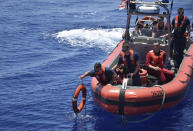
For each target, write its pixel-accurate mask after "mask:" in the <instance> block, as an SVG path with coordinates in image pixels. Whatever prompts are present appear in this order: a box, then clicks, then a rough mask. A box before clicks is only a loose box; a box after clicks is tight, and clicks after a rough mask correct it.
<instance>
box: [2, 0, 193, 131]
mask: <svg viewBox="0 0 193 131" xmlns="http://www.w3.org/2000/svg"><path fill="white" fill-rule="evenodd" d="M119 4H120V0H108V1H104V0H70V1H67V0H19V1H18V0H11V1H10V0H8V1H5V0H4V1H3V0H0V131H44V130H49V131H68V130H69V131H87V130H88V131H90V130H93V131H106V130H114V131H116V130H121V131H122V130H123V131H124V130H125V131H126V130H127V131H129V130H130V131H141V130H148V131H191V130H193V115H192V110H193V102H192V99H193V90H192V89H191V87H192V86H193V83H191V84H190V89H189V92H188V93H187V95H186V97H185V99H184V100H183V101H182V102H181V103H180V104H178V105H177V106H176V107H174V108H171V109H168V110H164V111H161V112H158V113H156V114H155V115H154V116H153V117H152V118H151V119H149V120H146V121H144V122H141V123H126V124H123V123H121V122H122V121H121V116H119V115H113V114H110V113H107V112H105V111H104V110H103V109H101V108H100V107H99V106H98V105H97V104H96V103H95V102H94V101H93V99H92V97H91V89H90V80H91V79H90V78H85V79H84V81H83V82H84V84H85V85H86V86H87V91H88V93H87V102H86V108H85V109H86V110H85V109H84V110H83V111H82V112H81V113H80V114H79V115H78V116H76V115H75V114H74V113H73V109H72V103H71V102H72V96H73V93H74V91H75V89H76V87H77V85H78V84H79V80H78V77H79V76H80V75H81V74H83V73H84V72H85V71H87V70H90V69H92V68H93V65H94V63H95V62H97V61H99V62H102V61H103V60H104V59H105V58H106V57H107V56H108V54H109V53H110V52H111V51H112V50H113V48H114V47H115V46H116V44H117V43H118V42H119V41H120V40H121V36H122V33H123V32H124V27H125V23H126V12H125V10H123V11H119V10H118V7H119ZM179 7H183V8H184V9H185V15H186V16H188V17H189V18H190V20H191V22H192V0H186V1H180V0H174V7H173V15H172V18H173V17H174V16H175V15H176V13H177V9H178V8H179ZM132 120H135V118H133V117H132V118H131V121H132Z"/></svg>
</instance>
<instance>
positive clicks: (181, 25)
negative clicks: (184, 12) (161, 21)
mask: <svg viewBox="0 0 193 131" xmlns="http://www.w3.org/2000/svg"><path fill="white" fill-rule="evenodd" d="M178 20H179V17H178V16H176V18H175V28H178ZM185 20H186V16H184V18H183V20H182V21H181V24H180V27H181V28H182V27H183V25H184V22H185Z"/></svg>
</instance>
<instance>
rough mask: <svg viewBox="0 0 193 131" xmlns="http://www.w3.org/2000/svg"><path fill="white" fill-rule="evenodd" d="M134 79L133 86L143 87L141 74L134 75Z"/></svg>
mask: <svg viewBox="0 0 193 131" xmlns="http://www.w3.org/2000/svg"><path fill="white" fill-rule="evenodd" d="M132 79H133V86H141V78H140V76H139V73H136V74H135V75H133V77H132Z"/></svg>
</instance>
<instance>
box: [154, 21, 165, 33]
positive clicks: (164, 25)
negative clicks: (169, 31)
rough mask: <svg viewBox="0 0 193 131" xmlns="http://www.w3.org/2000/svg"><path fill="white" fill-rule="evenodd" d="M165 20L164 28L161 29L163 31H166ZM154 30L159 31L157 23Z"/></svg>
mask: <svg viewBox="0 0 193 131" xmlns="http://www.w3.org/2000/svg"><path fill="white" fill-rule="evenodd" d="M166 24H167V23H166V22H164V28H163V29H162V30H163V31H166ZM156 31H157V32H158V31H161V30H160V29H159V25H158V23H157V24H156Z"/></svg>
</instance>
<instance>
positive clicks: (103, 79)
mask: <svg viewBox="0 0 193 131" xmlns="http://www.w3.org/2000/svg"><path fill="white" fill-rule="evenodd" d="M101 69H102V74H98V73H95V77H96V79H97V80H98V81H99V82H100V83H101V84H104V83H105V82H106V76H105V67H103V66H102V67H101Z"/></svg>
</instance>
